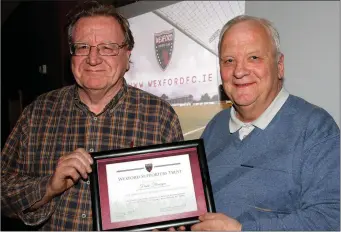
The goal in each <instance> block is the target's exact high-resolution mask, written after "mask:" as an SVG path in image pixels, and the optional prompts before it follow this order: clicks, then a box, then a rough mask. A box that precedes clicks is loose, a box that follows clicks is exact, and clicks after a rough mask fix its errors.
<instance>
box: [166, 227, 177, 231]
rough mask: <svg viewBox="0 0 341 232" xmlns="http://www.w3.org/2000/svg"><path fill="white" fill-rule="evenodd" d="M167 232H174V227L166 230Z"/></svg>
mask: <svg viewBox="0 0 341 232" xmlns="http://www.w3.org/2000/svg"><path fill="white" fill-rule="evenodd" d="M167 231H176V230H175V228H174V227H171V228H168V229H167Z"/></svg>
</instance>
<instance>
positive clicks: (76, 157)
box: [59, 151, 92, 173]
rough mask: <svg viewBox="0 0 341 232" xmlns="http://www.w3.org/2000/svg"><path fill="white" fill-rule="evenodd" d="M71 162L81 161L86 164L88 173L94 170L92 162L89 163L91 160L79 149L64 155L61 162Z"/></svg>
mask: <svg viewBox="0 0 341 232" xmlns="http://www.w3.org/2000/svg"><path fill="white" fill-rule="evenodd" d="M71 162H77V163H81V164H82V165H83V166H84V168H85V170H86V172H87V173H90V172H91V171H92V169H91V164H90V163H89V160H88V159H87V158H86V157H85V156H84V154H82V153H81V152H79V151H74V152H73V153H71V154H69V155H67V156H64V157H62V160H61V162H59V163H60V164H64V165H68V164H70V163H71ZM66 163H67V164H66Z"/></svg>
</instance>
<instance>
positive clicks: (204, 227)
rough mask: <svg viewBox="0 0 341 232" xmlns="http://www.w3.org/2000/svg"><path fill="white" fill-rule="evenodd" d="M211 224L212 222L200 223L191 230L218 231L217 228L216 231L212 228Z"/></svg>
mask: <svg viewBox="0 0 341 232" xmlns="http://www.w3.org/2000/svg"><path fill="white" fill-rule="evenodd" d="M213 222H214V221H213V220H209V221H204V222H200V223H198V224H195V225H193V226H191V230H197V231H200V230H219V228H218V229H215V228H214V223H213ZM212 224H213V225H212Z"/></svg>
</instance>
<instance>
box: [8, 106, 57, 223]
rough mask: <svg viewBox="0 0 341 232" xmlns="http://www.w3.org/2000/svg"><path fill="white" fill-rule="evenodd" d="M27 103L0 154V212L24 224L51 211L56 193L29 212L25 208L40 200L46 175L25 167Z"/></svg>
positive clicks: (46, 179)
mask: <svg viewBox="0 0 341 232" xmlns="http://www.w3.org/2000/svg"><path fill="white" fill-rule="evenodd" d="M30 107H31V106H28V107H27V108H25V110H24V111H23V113H22V115H21V116H20V118H19V120H18V122H17V124H16V125H15V127H14V129H13V130H12V132H11V134H10V135H9V137H8V139H7V141H6V143H5V146H4V149H3V150H2V154H1V204H2V205H1V206H2V210H1V212H2V213H3V214H4V215H6V216H8V217H19V218H20V219H21V220H22V221H23V222H24V223H25V224H26V225H31V226H34V225H39V224H41V223H42V222H44V221H45V220H47V219H48V218H49V217H50V216H51V214H52V213H53V212H54V209H55V207H56V205H57V204H58V202H59V197H56V198H54V199H53V200H52V201H51V202H49V203H47V204H46V205H44V206H42V207H41V208H39V209H37V210H35V211H33V212H25V211H27V209H29V208H30V207H31V206H32V205H34V204H35V203H36V202H38V201H39V200H41V199H42V198H43V196H44V195H45V192H46V186H47V183H48V181H49V178H50V176H36V175H34V174H33V173H29V171H28V170H25V161H26V160H28V159H25V156H26V155H27V154H26V152H25V151H26V150H27V149H26V148H27V146H28V138H29V132H28V131H29V125H30V124H29V121H30Z"/></svg>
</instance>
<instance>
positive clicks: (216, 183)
mask: <svg viewBox="0 0 341 232" xmlns="http://www.w3.org/2000/svg"><path fill="white" fill-rule="evenodd" d="M219 57H220V72H221V78H222V83H223V86H224V90H225V92H226V94H227V95H228V97H229V98H230V99H231V100H232V101H233V107H231V108H230V109H226V110H223V111H221V112H220V113H218V114H217V115H216V116H215V117H214V118H213V119H212V120H211V121H210V122H209V124H208V125H207V127H206V129H205V131H204V133H203V135H202V138H203V139H204V143H205V149H206V154H207V160H208V165H209V172H210V177H211V182H212V188H213V193H214V200H215V203H216V209H217V212H218V213H208V214H206V215H203V216H201V217H200V220H201V222H200V223H198V224H196V225H193V226H192V228H191V229H192V230H273V231H275V230H337V231H339V230H340V130H339V128H338V126H337V124H336V123H335V121H334V120H333V119H332V117H331V116H330V115H329V114H328V113H327V112H326V111H325V110H323V109H321V108H319V107H317V106H314V105H312V104H310V103H308V102H307V101H305V100H303V99H301V98H299V97H296V96H293V95H290V94H289V93H288V92H287V91H286V90H285V89H284V88H283V76H284V56H283V54H282V53H281V52H280V46H279V35H278V32H277V31H276V29H275V28H274V27H273V26H272V24H271V23H270V22H269V21H267V20H265V19H260V18H255V17H250V16H238V17H236V18H234V19H232V20H231V21H229V22H228V23H227V24H226V25H225V26H224V27H223V29H222V31H221V35H220V41H219Z"/></svg>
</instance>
